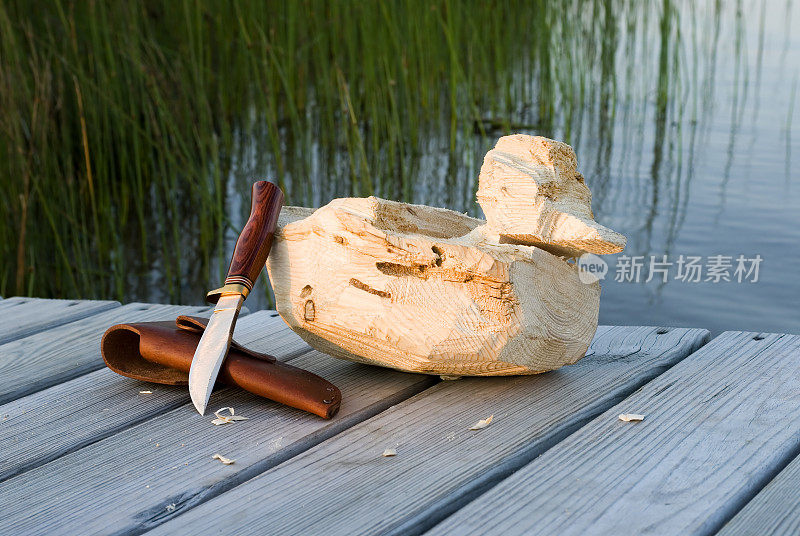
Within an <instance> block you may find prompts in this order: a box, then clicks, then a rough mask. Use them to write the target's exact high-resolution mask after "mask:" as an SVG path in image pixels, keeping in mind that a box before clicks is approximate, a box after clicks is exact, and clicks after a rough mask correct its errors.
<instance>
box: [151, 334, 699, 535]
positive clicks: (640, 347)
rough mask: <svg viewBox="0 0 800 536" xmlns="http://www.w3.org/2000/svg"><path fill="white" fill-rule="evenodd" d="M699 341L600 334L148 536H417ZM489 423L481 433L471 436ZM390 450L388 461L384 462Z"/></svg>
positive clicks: (460, 390) (411, 412) (360, 433)
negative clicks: (585, 352)
mask: <svg viewBox="0 0 800 536" xmlns="http://www.w3.org/2000/svg"><path fill="white" fill-rule="evenodd" d="M707 337H708V332H707V331H705V330H697V329H678V328H675V329H670V330H662V329H659V328H644V327H638V328H637V327H629V328H623V327H619V328H602V329H601V330H599V333H598V336H597V339H596V340H595V341H594V343H593V345H592V349H591V351H590V354H591V355H590V356H589V357H586V358H585V359H583V360H581V361H579V362H578V363H577V364H576V365H573V366H569V367H565V368H563V369H560V370H557V371H554V372H550V373H546V374H542V375H539V376H533V377H530V376H528V377H515V378H468V379H467V378H465V379H462V380H458V381H452V382H443V383H440V384H438V385H436V386H435V387H433V388H431V389H428V390H427V391H424V392H422V393H420V394H419V395H417V396H415V397H413V398H411V399H409V400H407V401H406V402H404V403H402V404H399V405H398V406H395V407H393V408H391V409H389V410H388V411H385V412H383V413H381V414H380V415H377V416H376V417H374V418H372V419H370V420H368V421H365V422H363V423H361V424H360V425H358V426H355V427H353V428H351V429H349V430H347V431H346V432H343V433H342V434H340V435H338V436H336V437H334V438H332V439H330V440H328V441H326V442H324V443H322V444H320V445H319V446H317V447H315V448H313V449H311V450H309V451H307V452H306V453H304V454H302V455H299V456H297V457H295V458H292V459H291V460H289V461H287V462H286V463H284V464H282V465H280V466H278V467H276V468H274V469H272V470H270V471H268V472H266V473H264V474H262V475H260V476H258V477H256V478H254V479H253V480H251V481H249V482H247V483H245V484H243V485H241V486H239V487H237V488H234V489H233V490H231V491H229V492H227V493H225V494H223V495H222V496H220V497H218V498H216V499H214V500H212V501H209V502H208V503H206V504H203V505H201V506H199V507H198V508H196V509H195V510H192V511H190V512H188V513H187V514H186V515H184V516H181V517H179V518H177V519H175V520H174V521H172V522H170V523H168V524H166V525H163V526H162V527H160V528H159V529H158V530H156V531H155V533H156V534H196V533H198V532H206V533H219V532H230V533H235V534H237V535H242V534H325V535H326V536H330V535H339V534H342V535H353V534H379V533H386V532H395V533H398V534H413V533H415V532H420V531H421V530H423V529H424V528H425V527H428V526H432V525H433V524H434V523H435V522H437V521H438V520H440V519H441V518H442V517H443V516H445V515H447V513H449V512H452V511H453V510H454V509H456V508H458V507H459V506H461V505H462V504H464V503H466V502H467V501H468V500H470V499H471V498H472V497H474V496H476V495H477V494H479V493H481V492H483V491H484V490H486V489H488V488H490V487H491V486H492V485H493V484H494V483H496V482H497V481H499V480H501V479H502V478H504V477H506V476H508V475H509V474H511V473H512V472H513V471H514V470H515V469H516V468H518V467H520V466H522V465H524V464H525V463H526V462H528V461H529V460H531V459H533V458H535V457H536V456H538V455H539V454H541V452H543V451H545V450H546V449H548V448H550V447H551V446H552V445H554V444H556V443H557V442H558V441H559V440H560V439H561V438H563V437H565V436H566V435H568V434H569V433H571V432H572V431H574V430H576V429H578V428H579V427H580V426H581V425H582V424H584V423H585V422H587V421H588V420H589V419H591V418H592V417H594V416H595V415H597V414H599V413H600V412H602V411H604V410H605V409H606V408H608V407H610V406H611V405H613V404H614V403H616V402H617V401H619V400H620V399H621V398H623V397H625V396H626V395H628V394H629V393H631V392H632V391H634V390H635V389H637V388H638V387H639V386H640V385H642V384H643V383H644V382H646V381H648V380H649V379H651V378H653V377H654V376H655V375H657V374H659V373H661V372H662V371H663V370H664V369H665V368H667V367H669V366H671V365H673V364H674V363H676V362H678V361H680V360H681V359H683V358H684V357H686V356H687V355H689V354H690V353H691V352H692V351H694V350H695V349H696V348H698V347H699V346H700V345H701V344H702V343H703V342H705V341H706V340H707ZM490 415H494V418H493V421H492V423H491V424H490V425H489V426H488V427H486V428H484V429H482V430H478V431H473V430H470V427H471V426H472V425H473V424H474V423H476V422H477V421H478V420H479V419H485V418H487V417H489V416H490ZM387 448H392V449H395V450H396V452H397V455H396V456H393V457H389V458H387V457H383V456H382V453H383V452H384V450H385V449H387ZM554 448H557V446H556V447H554ZM564 468H565V470H566V469H567V466H565V467H564ZM255 498H257V502H254V500H255ZM256 504H257V506H256ZM220 512H225V515H218V513H220Z"/></svg>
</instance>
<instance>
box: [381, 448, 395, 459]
mask: <svg viewBox="0 0 800 536" xmlns="http://www.w3.org/2000/svg"><path fill="white" fill-rule="evenodd" d="M390 456H397V451H396V450H394V449H386V450H384V451H383V457H384V458H388V457H390Z"/></svg>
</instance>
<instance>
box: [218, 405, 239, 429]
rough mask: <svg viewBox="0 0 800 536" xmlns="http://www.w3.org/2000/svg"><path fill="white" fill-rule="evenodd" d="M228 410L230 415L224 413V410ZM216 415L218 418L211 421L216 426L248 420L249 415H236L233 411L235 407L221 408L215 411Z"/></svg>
mask: <svg viewBox="0 0 800 536" xmlns="http://www.w3.org/2000/svg"><path fill="white" fill-rule="evenodd" d="M226 410H227V411H228V413H229V414H228V415H222V412H223V411H226ZM214 416H216V417H217V418H216V419H214V420H213V421H211V424H213V425H214V426H219V425H220V424H228V423H232V422H236V421H246V420H247V417H242V416H241V415H236V414H235V412H234V411H233V408H231V407H227V408H219V409H218V410H217V411H215V412H214Z"/></svg>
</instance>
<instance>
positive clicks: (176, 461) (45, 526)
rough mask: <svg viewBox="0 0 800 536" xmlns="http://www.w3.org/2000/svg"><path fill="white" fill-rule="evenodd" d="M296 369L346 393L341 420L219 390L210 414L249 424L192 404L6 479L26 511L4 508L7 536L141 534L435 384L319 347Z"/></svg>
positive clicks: (7, 492)
mask: <svg viewBox="0 0 800 536" xmlns="http://www.w3.org/2000/svg"><path fill="white" fill-rule="evenodd" d="M292 364H294V365H296V366H299V367H302V368H306V369H308V370H311V371H312V372H315V373H316V374H319V375H321V376H322V377H324V378H326V379H328V380H330V381H332V382H333V383H334V384H335V385H337V386H338V387H339V388H340V389H341V390H342V392H343V394H344V399H343V402H342V407H341V410H340V411H339V413H338V415H337V416H336V417H334V418H333V419H332V420H330V421H326V420H323V419H320V418H319V417H316V416H314V415H310V414H308V413H305V412H301V411H299V410H295V409H292V408H288V407H286V406H280V405H278V404H275V403H272V402H269V401H265V400H264V399H262V398H258V397H255V396H253V395H250V394H249V393H247V392H243V391H237V392H232V390H228V389H226V390H223V391H220V392H219V393H218V394H215V395H214V396H213V398H212V404H211V406H210V408H211V409H212V410H216V409H217V408H219V407H223V406H232V407H234V408H235V410H236V414H237V415H243V416H245V417H248V418H249V420H246V421H239V422H236V423H234V424H228V425H222V426H213V425H212V424H211V422H210V421H211V420H212V419H213V418H214V417H213V415H206V416H201V415H199V414H198V413H197V411H196V410H195V409H194V407H193V406H192V405H191V404H190V403H187V404H184V405H183V406H181V407H179V408H176V409H173V410H171V411H167V412H165V413H162V414H159V415H155V416H152V418H150V419H148V420H147V421H145V422H141V423H139V424H136V425H134V426H132V427H130V428H127V429H126V430H124V431H121V432H119V433H116V434H114V435H111V436H109V437H106V438H105V439H102V440H101V441H97V442H95V443H92V444H90V445H88V446H86V447H84V448H81V449H79V450H76V451H74V452H70V453H67V454H65V455H63V456H61V457H59V458H57V459H54V460H52V461H51V462H50V463H47V464H44V465H41V466H39V467H35V468H32V469H30V470H28V471H26V472H24V473H22V474H19V475H17V476H15V477H12V478H9V479H7V480H5V481H4V482H2V483H0V504H9V505H25V506H24V507H21V506H20V507H14V508H10V509H8V511H6V512H4V515H3V521H2V527H3V530H5V531H7V532H8V533H13V534H26V535H27V534H81V535H87V534H131V533H133V534H136V533H140V532H142V531H144V530H146V529H148V528H152V527H154V526H156V525H158V524H160V523H163V522H164V521H167V520H169V519H170V518H172V517H174V516H177V515H178V514H180V513H182V512H184V511H186V510H187V509H189V508H192V507H193V506H195V505H197V504H199V503H202V502H203V501H205V500H207V499H209V498H212V497H214V496H216V495H219V494H220V493H223V492H225V491H226V490H228V489H230V488H232V487H233V486H236V485H238V484H241V483H242V482H244V481H245V480H248V479H250V478H252V477H254V476H256V475H257V474H259V473H261V472H263V471H265V470H267V469H269V468H270V467H273V466H275V465H277V464H279V463H281V462H283V461H285V460H286V459H288V458H291V457H292V456H295V455H297V454H298V453H300V452H303V451H304V450H306V449H308V448H310V447H312V446H314V445H316V444H318V443H320V442H321V441H324V440H325V439H328V438H330V437H331V436H333V435H335V434H336V433H338V432H341V431H342V430H345V429H347V428H349V427H351V426H352V425H353V424H355V423H357V422H360V421H363V420H364V419H367V418H369V417H371V416H373V415H375V414H376V413H378V412H380V411H382V410H384V409H386V408H387V407H389V406H392V405H394V404H396V403H398V402H400V401H402V400H404V399H406V398H408V397H409V396H412V395H413V394H415V393H417V392H419V391H420V390H422V389H424V388H426V387H428V386H430V385H431V384H432V383H433V382H434V381H435V380H434V379H433V378H431V377H429V376H420V375H413V374H405V373H400V372H394V371H389V370H386V369H380V368H376V367H370V366H366V365H361V364H356V363H350V362H345V361H341V360H337V359H333V358H331V357H328V356H325V355H323V354H320V353H318V352H315V351H314V352H311V353H309V354H306V355H304V356H302V357H298V358H296V359H294V360H293V361H292ZM120 411H124V408H121V409H120ZM214 454H221V455H223V456H225V457H227V458H231V459H234V460H235V463H234V464H232V465H223V464H221V463H220V462H219V461H217V460H214V459H212V456H213V455H214ZM259 503H260V501H259ZM259 507H260V506H259Z"/></svg>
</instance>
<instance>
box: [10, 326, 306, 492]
mask: <svg viewBox="0 0 800 536" xmlns="http://www.w3.org/2000/svg"><path fill="white" fill-rule="evenodd" d="M234 336H235V338H236V340H237V341H239V342H241V343H243V344H246V345H247V346H248V347H250V348H253V349H255V350H260V351H262V352H268V353H272V354H274V355H275V356H276V357H278V358H279V359H281V360H282V361H285V360H287V359H291V358H292V357H294V356H296V355H297V354H298V352H300V351H303V350H305V351H306V352H308V351H310V350H311V349H310V348H309V347H308V345H306V343H305V342H303V340H302V339H300V337H298V336H297V335H295V334H294V333H293V332H292V331H291V330H290V329H289V327H288V326H287V325H286V324H285V323H284V322H283V320H281V319H280V318H277V315H276V313H275V312H274V311H262V312H258V313H255V314H252V315H249V316H247V317H245V318H241V319H240V320H239V322H238V323H237V325H236V332H235V334H234ZM64 358H65V359H69V356H64ZM142 390H150V391H152V394H140V393H139V391H142ZM218 395H219V393H218V392H215V393H214V394H213V396H212V398H211V401H212V403H213V402H215V401H216V400H217V398H218ZM188 401H189V394H188V390H187V388H186V387H175V386H168V385H158V384H152V383H145V382H139V381H136V380H131V379H129V378H125V377H122V376H118V375H117V374H115V373H113V372H112V371H111V370H109V369H107V368H103V369H100V370H98V371H95V372H90V373H89V374H85V375H83V376H80V377H78V378H75V379H73V380H70V381H67V382H64V383H60V384H58V385H55V386H53V387H50V388H49V389H45V390H44V391H39V392H37V393H34V394H32V395H29V396H26V397H23V398H20V399H17V400H14V401H12V402H9V403H8V404H5V405H2V406H0V416H1V417H0V419H2V425H0V432H1V433H0V452H2V453H3V458H4V460H5V461H4V462H3V464H2V465H0V481H1V480H5V479H7V478H10V477H12V476H14V475H16V474H19V473H22V472H23V471H26V470H29V469H31V468H32V467H35V466H37V465H42V464H44V463H47V462H49V461H51V460H54V459H56V458H58V457H59V456H63V455H64V454H67V453H69V452H73V451H75V450H78V449H80V448H82V447H84V446H86V445H89V444H91V443H94V442H96V441H99V440H101V439H103V438H105V437H108V436H110V435H112V434H114V433H116V432H119V431H120V430H122V429H124V428H126V427H129V426H131V425H133V424H136V423H138V422H142V421H145V420H147V419H149V418H154V417H157V416H158V415H160V414H162V413H164V412H166V411H169V410H172V409H175V408H176V407H179V406H181V405H183V404H186V403H188Z"/></svg>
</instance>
